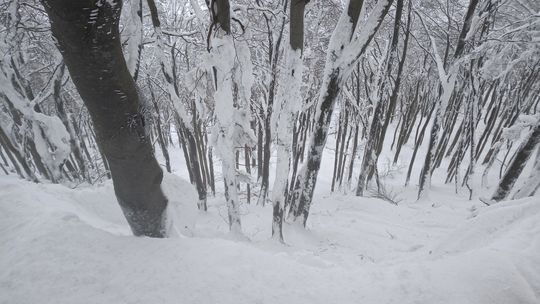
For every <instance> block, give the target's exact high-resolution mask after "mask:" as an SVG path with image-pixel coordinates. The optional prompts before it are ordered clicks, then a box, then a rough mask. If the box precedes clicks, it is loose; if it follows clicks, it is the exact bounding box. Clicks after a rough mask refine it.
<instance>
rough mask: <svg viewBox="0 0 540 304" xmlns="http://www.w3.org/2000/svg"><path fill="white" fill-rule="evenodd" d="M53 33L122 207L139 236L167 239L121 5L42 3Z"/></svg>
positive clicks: (159, 173) (156, 167)
mask: <svg viewBox="0 0 540 304" xmlns="http://www.w3.org/2000/svg"><path fill="white" fill-rule="evenodd" d="M42 2H43V6H44V7H45V10H46V11H47V14H48V15H49V20H50V22H51V30H52V33H53V35H54V37H55V38H56V40H57V42H58V47H59V49H60V51H61V53H62V55H63V57H64V60H65V62H66V66H67V67H68V70H69V72H70V74H71V77H72V79H73V83H74V84H75V86H76V87H77V90H78V91H79V94H80V95H81V98H82V99H83V101H84V103H85V105H86V107H87V108H88V111H89V113H90V116H91V117H92V121H93V123H94V128H95V131H96V141H97V144H98V146H99V148H100V150H101V151H102V152H103V154H104V155H105V156H106V158H107V161H108V163H109V166H110V170H111V174H112V178H113V183H114V190H115V193H116V197H117V199H118V203H119V204H120V206H121V207H122V211H123V212H124V215H125V217H126V219H127V221H128V223H129V225H130V227H131V230H132V231H133V233H134V234H135V235H137V236H149V237H164V236H167V233H168V231H167V223H166V207H167V198H166V197H165V195H164V194H163V192H162V190H161V187H160V184H161V181H162V178H163V172H162V171H161V168H160V167H159V165H158V163H157V161H156V159H155V157H154V153H153V150H152V145H151V143H150V142H149V140H148V136H147V134H146V131H145V128H144V117H143V115H142V114H141V113H140V112H139V111H140V101H139V96H138V94H137V90H136V87H135V82H134V81H133V78H132V76H131V75H130V73H129V71H128V69H127V66H126V62H125V60H124V56H123V54H122V48H121V45H120V33H119V28H118V23H119V19H120V11H121V8H122V2H120V1H114V0H113V1H98V0H92V1H84V2H83V1H71V0H43V1H42Z"/></svg>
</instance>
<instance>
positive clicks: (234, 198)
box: [209, 0, 255, 235]
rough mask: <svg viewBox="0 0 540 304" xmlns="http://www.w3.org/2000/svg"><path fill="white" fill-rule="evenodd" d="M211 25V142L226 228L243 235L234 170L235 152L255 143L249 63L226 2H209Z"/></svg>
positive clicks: (235, 171)
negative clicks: (222, 192)
mask: <svg viewBox="0 0 540 304" xmlns="http://www.w3.org/2000/svg"><path fill="white" fill-rule="evenodd" d="M209 9H210V11H211V18H212V25H211V27H210V31H211V32H210V33H209V37H210V45H209V51H210V54H209V55H210V57H209V65H210V66H211V68H210V69H209V70H211V71H212V72H213V75H214V81H215V86H216V91H215V94H214V102H215V106H214V116H215V125H214V129H213V130H212V142H213V145H214V146H215V147H216V152H217V153H218V155H219V157H220V158H221V164H222V174H223V182H224V184H225V199H226V200H227V211H228V219H229V228H230V231H231V232H232V233H233V234H237V235H241V234H242V225H241V220H240V200H239V197H238V188H239V175H241V173H240V172H238V171H237V170H236V168H235V164H236V151H237V149H238V148H243V147H245V145H248V146H252V145H253V143H254V142H255V138H254V135H253V134H252V133H251V128H250V124H249V123H250V121H249V113H248V111H247V110H246V109H244V107H245V105H246V104H247V102H248V101H249V95H250V92H251V77H252V75H251V73H252V72H251V70H252V69H251V62H250V55H249V49H247V46H246V45H243V44H242V42H240V41H234V40H233V36H232V32H231V11H230V4H229V1H228V0H212V1H210V3H209Z"/></svg>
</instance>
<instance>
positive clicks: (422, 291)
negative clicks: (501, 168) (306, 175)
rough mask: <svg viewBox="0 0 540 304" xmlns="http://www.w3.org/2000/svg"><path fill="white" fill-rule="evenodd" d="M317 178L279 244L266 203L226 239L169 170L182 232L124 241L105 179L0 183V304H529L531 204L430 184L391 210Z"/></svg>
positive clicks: (534, 232) (216, 210)
mask: <svg viewBox="0 0 540 304" xmlns="http://www.w3.org/2000/svg"><path fill="white" fill-rule="evenodd" d="M175 154H179V153H175ZM326 161H328V158H325V159H323V162H326ZM327 167H329V166H327ZM176 170H178V168H177V169H176ZM327 170H331V168H325V167H324V164H323V170H322V171H321V174H325V172H326V171H327ZM179 173H185V172H179ZM321 177H322V178H321V179H320V181H319V182H320V184H319V187H318V189H319V190H318V191H317V192H316V194H315V199H314V203H313V207H312V211H311V215H310V220H309V221H308V226H309V227H308V228H309V229H308V230H303V229H301V228H300V227H297V226H296V225H290V224H285V225H284V226H285V227H284V235H285V240H286V242H287V245H278V244H277V243H275V242H272V241H270V230H271V213H272V210H271V206H267V207H260V206H255V205H245V204H244V205H242V208H241V211H242V216H243V217H242V221H243V225H242V226H243V230H244V233H245V234H246V236H247V237H249V238H250V241H238V240H236V239H233V238H231V237H230V235H229V234H228V232H227V231H228V224H227V223H226V221H225V218H226V211H225V209H224V206H225V202H224V199H223V198H222V197H221V196H220V195H218V197H217V198H214V199H210V200H209V211H208V212H207V213H203V212H199V211H197V209H196V202H197V195H196V193H195V191H194V190H193V187H192V186H191V185H189V184H188V183H187V182H185V181H184V180H182V178H180V177H178V176H175V175H170V174H167V175H165V179H164V191H165V193H166V194H167V195H168V197H169V199H170V201H171V206H173V207H174V209H175V211H176V214H177V215H178V217H177V218H175V225H176V227H177V228H178V227H180V228H183V229H180V230H181V231H180V232H181V234H182V235H181V236H179V237H175V238H169V239H151V238H141V237H132V236H131V235H130V230H129V227H128V225H127V223H126V221H125V219H124V218H123V216H122V213H121V210H120V208H119V207H118V204H117V203H116V200H115V197H114V192H113V189H112V185H111V183H110V182H107V183H105V184H103V185H99V186H79V187H78V188H76V189H70V188H67V187H65V186H62V185H53V184H34V183H30V182H26V181H22V180H20V179H17V178H15V177H13V176H0V248H1V249H0V269H2V272H1V273H0V303H55V304H56V303H70V304H73V303H359V302H361V303H474V304H482V303H490V304H491V303H531V304H533V303H538V302H539V299H540V256H539V255H538V252H539V251H540V204H539V201H540V197H539V196H536V197H531V198H526V199H521V200H515V201H508V202H501V203H499V204H496V205H493V206H490V207H486V206H485V205H483V204H482V203H480V202H478V201H474V200H473V201H468V200H466V199H465V198H462V197H460V196H456V194H455V193H453V189H452V187H446V186H440V185H434V187H433V191H432V192H431V197H432V198H433V200H432V201H426V200H423V201H421V202H415V201H414V200H407V201H405V202H403V203H401V204H399V205H398V206H394V205H391V204H389V203H387V202H384V201H381V200H378V199H373V198H357V197H352V196H349V195H343V194H330V193H328V192H326V191H327V189H328V188H329V187H328V183H329V180H327V179H326V178H324V176H321ZM415 191H416V190H415V189H413V188H403V189H400V196H402V197H403V198H406V199H408V198H411V197H414V195H415ZM434 202H436V204H434Z"/></svg>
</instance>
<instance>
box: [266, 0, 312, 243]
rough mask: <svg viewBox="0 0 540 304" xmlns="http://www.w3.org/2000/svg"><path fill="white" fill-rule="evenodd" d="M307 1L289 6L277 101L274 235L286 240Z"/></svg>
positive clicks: (299, 103) (275, 114)
mask: <svg viewBox="0 0 540 304" xmlns="http://www.w3.org/2000/svg"><path fill="white" fill-rule="evenodd" d="M306 3H307V1H306V0H291V1H290V3H289V5H290V7H289V13H290V15H289V16H290V20H289V46H288V49H287V51H286V54H285V56H286V66H285V75H284V77H283V78H282V85H281V86H280V88H279V98H278V100H277V103H276V104H274V110H273V115H274V116H273V120H274V130H275V132H274V136H275V140H276V145H277V162H276V178H275V182H274V187H273V189H272V204H273V212H272V237H273V238H274V239H276V240H279V241H281V242H283V216H284V209H285V200H286V198H287V192H288V191H287V190H288V185H289V175H290V174H289V173H290V172H289V171H290V165H291V164H290V162H291V153H292V144H293V129H294V125H295V118H296V113H297V112H298V110H299V106H300V105H301V104H302V94H301V88H302V73H303V63H302V58H303V56H302V53H303V50H304V9H305V6H306Z"/></svg>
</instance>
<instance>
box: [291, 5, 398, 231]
mask: <svg viewBox="0 0 540 304" xmlns="http://www.w3.org/2000/svg"><path fill="white" fill-rule="evenodd" d="M363 4H364V2H363V0H350V1H349V3H348V4H347V7H346V9H345V10H343V12H342V14H341V16H340V18H339V21H338V24H337V25H336V28H335V29H334V32H333V34H332V38H331V39H330V45H329V47H328V51H327V58H326V63H325V69H324V75H323V82H322V85H321V87H320V91H319V100H318V103H317V105H316V106H317V108H316V114H315V125H314V129H313V133H312V135H311V138H310V142H309V148H308V154H307V159H306V161H305V163H304V165H303V167H302V169H301V171H300V173H299V174H298V176H297V178H296V181H295V186H294V193H293V194H292V196H291V203H290V205H291V213H290V215H289V216H290V217H292V219H293V220H294V221H298V222H300V223H302V225H304V226H305V225H306V222H307V218H308V215H309V209H310V207H311V201H312V199H313V192H314V190H315V184H316V183H317V175H318V173H319V169H320V166H321V160H322V152H323V149H324V146H325V144H326V140H327V138H328V129H329V127H330V122H331V119H332V113H333V111H334V106H335V104H336V99H337V97H338V96H339V94H340V92H341V90H342V85H343V82H344V80H345V79H347V76H348V75H349V74H350V72H351V70H352V68H353V67H354V63H355V62H356V61H357V60H358V58H359V57H360V56H362V55H363V54H364V53H365V51H366V49H367V47H368V45H369V43H370V42H371V40H372V39H373V37H374V35H375V33H376V32H377V30H378V29H379V27H380V25H381V23H382V21H383V19H384V17H385V16H386V13H388V9H389V8H390V5H392V0H379V1H377V4H376V5H375V6H374V8H373V9H372V11H371V13H370V15H369V17H368V19H367V20H366V21H365V23H363V24H362V26H359V25H358V21H359V17H360V12H361V11H363V7H362V6H363Z"/></svg>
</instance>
